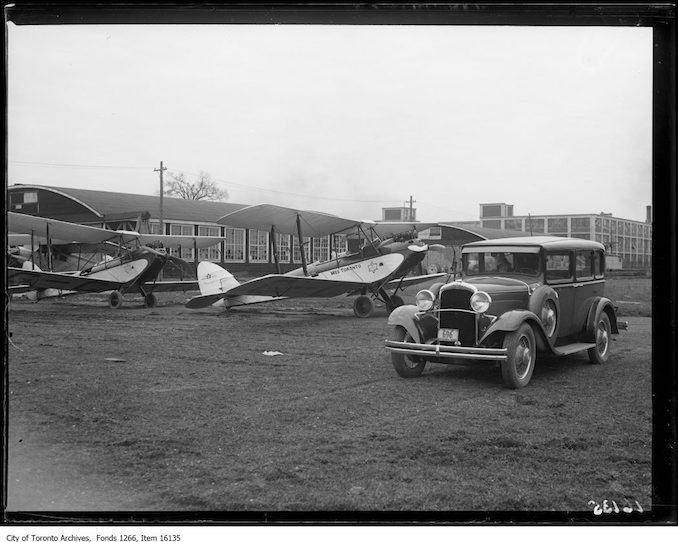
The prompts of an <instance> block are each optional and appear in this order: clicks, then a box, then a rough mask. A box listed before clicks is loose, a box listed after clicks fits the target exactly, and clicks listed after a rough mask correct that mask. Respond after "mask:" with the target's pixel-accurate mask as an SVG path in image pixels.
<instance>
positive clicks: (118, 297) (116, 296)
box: [108, 290, 122, 309]
mask: <svg viewBox="0 0 678 542" xmlns="http://www.w3.org/2000/svg"><path fill="white" fill-rule="evenodd" d="M121 305H122V294H121V293H120V292H118V290H113V291H112V292H111V294H110V295H109V296H108V306H109V307H111V308H112V309H119V308H120V306H121Z"/></svg>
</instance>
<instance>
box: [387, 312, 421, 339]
mask: <svg viewBox="0 0 678 542" xmlns="http://www.w3.org/2000/svg"><path fill="white" fill-rule="evenodd" d="M419 312H420V311H419V308H418V307H416V306H415V305H401V306H400V307H396V308H395V309H393V311H391V314H389V315H388V322H387V323H388V325H389V326H402V327H404V328H405V330H406V331H407V332H408V333H409V334H410V336H411V337H412V338H413V339H415V340H416V341H417V342H418V343H421V342H423V341H422V338H421V332H420V331H419V328H418V327H417V324H416V320H415V315H416V314H417V313H419Z"/></svg>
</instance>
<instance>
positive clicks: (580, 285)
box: [573, 249, 605, 332]
mask: <svg viewBox="0 0 678 542" xmlns="http://www.w3.org/2000/svg"><path fill="white" fill-rule="evenodd" d="M596 252H598V254H596ZM599 252H600V251H594V250H590V249H586V250H577V251H575V259H574V280H575V283H574V290H575V295H574V307H575V309H574V315H573V316H574V321H573V329H574V330H575V331H576V332H583V331H584V330H585V328H586V318H587V316H588V313H589V309H590V308H591V304H592V302H593V299H594V298H596V297H598V296H603V295H604V293H605V281H604V280H603V277H602V270H600V263H599V262H600V258H601V256H600V253H599Z"/></svg>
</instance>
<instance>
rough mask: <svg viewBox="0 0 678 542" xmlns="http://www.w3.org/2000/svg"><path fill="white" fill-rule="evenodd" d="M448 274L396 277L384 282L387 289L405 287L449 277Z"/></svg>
mask: <svg viewBox="0 0 678 542" xmlns="http://www.w3.org/2000/svg"><path fill="white" fill-rule="evenodd" d="M447 275H448V273H432V274H430V275H418V276H416V277H405V278H402V279H394V280H391V281H389V282H387V283H386V284H384V288H386V289H387V290H390V289H393V288H399V289H404V288H407V287H408V286H414V285H415V284H421V283H422V282H428V281H430V280H433V279H437V278H443V277H447Z"/></svg>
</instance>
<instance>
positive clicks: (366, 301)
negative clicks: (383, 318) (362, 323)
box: [353, 295, 374, 318]
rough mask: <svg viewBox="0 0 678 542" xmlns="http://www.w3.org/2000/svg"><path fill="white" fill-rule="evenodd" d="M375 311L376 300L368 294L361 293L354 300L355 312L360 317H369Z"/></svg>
mask: <svg viewBox="0 0 678 542" xmlns="http://www.w3.org/2000/svg"><path fill="white" fill-rule="evenodd" d="M373 312H374V302H373V301H372V299H371V298H370V297H369V296H367V295H359V296H358V297H356V298H355V301H354V302H353V314H355V315H356V316H357V317H358V318H367V317H368V316H370V315H371V314H372V313H373Z"/></svg>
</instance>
